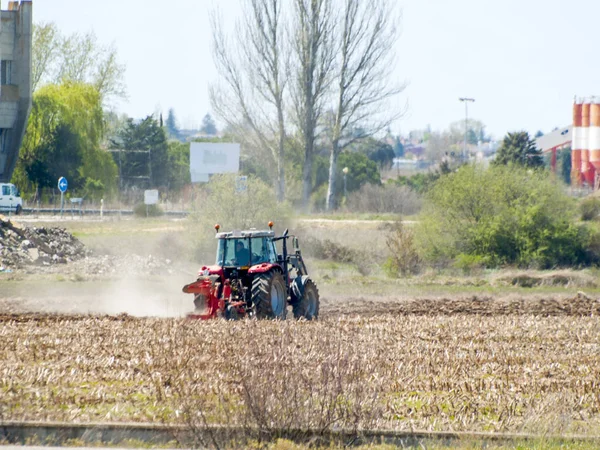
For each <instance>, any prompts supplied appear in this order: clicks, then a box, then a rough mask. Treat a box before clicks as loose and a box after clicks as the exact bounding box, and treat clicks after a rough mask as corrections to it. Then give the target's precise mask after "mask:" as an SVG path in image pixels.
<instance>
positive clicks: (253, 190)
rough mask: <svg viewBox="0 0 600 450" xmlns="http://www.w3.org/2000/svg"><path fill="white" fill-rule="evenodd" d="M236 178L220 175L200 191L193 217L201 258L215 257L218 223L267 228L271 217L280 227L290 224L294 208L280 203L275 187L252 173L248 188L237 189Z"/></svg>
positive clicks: (238, 227) (229, 227)
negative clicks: (216, 227) (215, 227)
mask: <svg viewBox="0 0 600 450" xmlns="http://www.w3.org/2000/svg"><path fill="white" fill-rule="evenodd" d="M235 180H236V177H235V175H230V174H227V175H216V176H214V177H212V178H211V180H210V182H209V183H207V184H206V185H204V186H203V187H202V189H201V191H200V192H199V193H198V197H197V200H196V202H195V208H196V212H195V213H194V214H192V217H191V218H192V226H193V229H192V232H193V235H194V237H195V240H196V242H195V254H196V259H197V260H198V261H203V262H205V261H207V260H208V258H213V257H214V249H215V243H214V238H213V234H214V228H213V226H214V225H215V224H217V223H218V224H219V225H221V227H222V230H223V231H226V230H243V229H249V228H257V229H266V228H267V224H268V223H269V221H271V220H272V221H274V222H275V224H276V227H277V229H278V230H283V229H284V228H285V226H286V222H287V219H288V218H289V216H290V215H291V210H290V208H289V206H288V205H287V204H286V203H279V202H277V198H276V196H275V192H274V189H273V187H272V186H269V185H267V184H266V183H264V182H263V181H261V180H260V179H258V178H256V177H253V176H249V177H248V182H247V189H246V191H245V192H237V190H236V183H235Z"/></svg>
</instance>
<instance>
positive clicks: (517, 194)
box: [416, 165, 589, 268]
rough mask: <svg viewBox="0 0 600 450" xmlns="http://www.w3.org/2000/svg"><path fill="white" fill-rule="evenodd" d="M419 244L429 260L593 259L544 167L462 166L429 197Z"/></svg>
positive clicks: (554, 262) (546, 263) (568, 202)
mask: <svg viewBox="0 0 600 450" xmlns="http://www.w3.org/2000/svg"><path fill="white" fill-rule="evenodd" d="M416 238H417V242H418V245H419V248H420V252H421V255H422V256H424V257H425V258H426V259H428V260H430V261H448V260H453V259H454V260H456V259H458V260H460V259H461V258H469V259H470V260H471V261H478V262H479V263H481V264H482V265H486V266H496V265H503V264H517V265H519V266H523V267H530V266H533V267H539V268H550V267H554V266H569V265H580V264H586V263H587V262H589V259H588V256H587V253H586V247H587V244H588V240H589V235H588V234H587V231H586V229H585V228H582V227H579V226H577V224H576V223H575V221H574V203H573V200H572V199H571V198H569V197H568V196H567V195H566V194H565V193H564V192H563V190H562V187H561V186H560V185H559V184H557V183H555V182H554V181H553V180H552V177H551V176H550V174H549V173H548V172H545V171H533V172H532V171H530V170H528V169H527V168H524V167H518V166H515V165H513V166H505V165H497V166H492V167H491V168H490V169H489V170H485V169H484V168H482V167H480V166H476V165H467V166H462V167H461V168H460V169H459V170H458V171H457V172H453V173H451V174H448V175H447V176H444V177H441V178H440V179H439V180H438V181H437V182H436V184H435V185H434V186H433V188H432V189H431V190H430V191H429V193H428V194H427V197H426V204H425V208H424V212H423V215H422V219H421V222H420V226H419V228H418V229H417V235H416Z"/></svg>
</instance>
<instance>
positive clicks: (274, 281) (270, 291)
mask: <svg viewBox="0 0 600 450" xmlns="http://www.w3.org/2000/svg"><path fill="white" fill-rule="evenodd" d="M252 304H253V305H254V309H255V311H256V317H257V318H258V319H281V320H285V316H286V313H287V310H286V309H287V293H286V289H285V282H284V281H283V276H282V275H281V273H279V272H277V271H270V272H267V273H261V274H258V275H256V276H255V277H254V280H252Z"/></svg>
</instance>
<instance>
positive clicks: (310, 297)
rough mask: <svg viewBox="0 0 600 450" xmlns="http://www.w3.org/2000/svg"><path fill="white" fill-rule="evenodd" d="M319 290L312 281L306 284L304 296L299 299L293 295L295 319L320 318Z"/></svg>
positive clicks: (309, 280) (307, 281)
mask: <svg viewBox="0 0 600 450" xmlns="http://www.w3.org/2000/svg"><path fill="white" fill-rule="evenodd" d="M319 306H320V305H319V290H318V289H317V285H316V284H315V282H314V281H313V280H311V279H308V280H306V282H305V283H304V294H303V295H302V297H300V298H297V297H296V296H295V295H294V294H293V293H292V308H293V310H294V318H296V319H306V320H316V319H318V318H319Z"/></svg>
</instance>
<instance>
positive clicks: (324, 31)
mask: <svg viewBox="0 0 600 450" xmlns="http://www.w3.org/2000/svg"><path fill="white" fill-rule="evenodd" d="M334 24H335V17H334V15H333V8H332V1H331V0H294V20H293V29H292V31H293V34H292V45H293V51H294V53H295V59H296V67H295V72H296V73H295V78H294V89H293V96H294V107H295V116H296V121H297V124H298V129H299V132H300V136H301V140H302V146H303V148H304V168H303V173H302V184H303V188H302V200H303V203H304V207H305V208H306V207H307V206H308V202H309V199H310V194H311V191H312V164H313V157H314V153H315V140H316V137H317V125H318V123H319V119H320V117H321V114H322V111H323V101H324V99H325V96H326V94H327V89H328V87H329V84H330V82H331V75H332V71H333V67H334V60H335V56H334V55H335V48H334V41H333V28H334Z"/></svg>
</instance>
